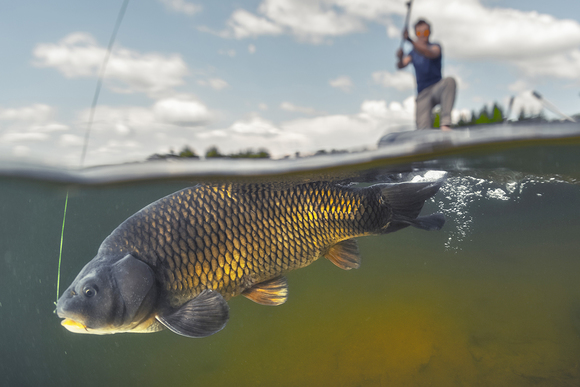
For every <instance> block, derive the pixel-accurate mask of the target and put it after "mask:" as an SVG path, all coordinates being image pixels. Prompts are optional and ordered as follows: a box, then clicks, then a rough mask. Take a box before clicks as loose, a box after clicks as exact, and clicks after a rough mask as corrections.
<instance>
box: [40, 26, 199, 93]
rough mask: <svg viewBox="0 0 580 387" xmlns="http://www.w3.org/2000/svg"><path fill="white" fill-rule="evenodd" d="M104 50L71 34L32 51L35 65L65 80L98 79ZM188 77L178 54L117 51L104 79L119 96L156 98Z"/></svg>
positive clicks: (86, 37)
mask: <svg viewBox="0 0 580 387" xmlns="http://www.w3.org/2000/svg"><path fill="white" fill-rule="evenodd" d="M105 54H106V49H105V48H104V47H101V46H99V45H98V44H97V43H96V41H95V39H94V38H93V37H92V36H91V35H89V34H86V33H80V32H77V33H73V34H70V35H68V36H66V37H65V38H64V39H62V40H61V41H60V42H58V43H56V44H55V43H43V44H39V45H37V46H36V47H35V49H34V56H35V57H36V59H37V60H36V61H35V63H34V64H35V65H36V66H38V67H53V68H56V69H57V70H58V71H60V72H61V73H62V74H63V75H64V76H65V77H67V78H79V77H97V76H98V73H99V70H100V67H101V65H102V63H103V59H104V58H105ZM187 74H188V69H187V66H186V65H185V62H184V61H183V59H182V58H181V56H180V55H178V54H172V55H162V54H157V53H147V54H141V53H138V52H136V51H131V50H127V49H124V48H121V47H119V48H116V49H114V50H113V52H112V53H111V57H110V58H109V62H108V64H107V68H106V72H105V79H106V80H110V81H113V84H111V83H109V87H110V88H111V89H112V90H114V91H116V92H119V93H135V92H141V93H146V94H148V95H149V96H152V97H154V96H159V95H163V94H164V93H168V92H170V91H171V89H172V88H174V87H177V86H179V85H181V84H183V82H184V81H183V78H184V77H185V76H186V75H187Z"/></svg>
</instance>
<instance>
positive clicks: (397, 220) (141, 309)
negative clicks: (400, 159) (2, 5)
mask: <svg viewBox="0 0 580 387" xmlns="http://www.w3.org/2000/svg"><path fill="white" fill-rule="evenodd" d="M442 181H443V180H439V181H436V182H419V183H412V182H409V183H401V184H378V185H374V186H371V187H367V188H357V187H352V186H351V187H345V186H341V185H337V184H335V183H332V182H314V183H304V184H296V185H290V184H288V185H274V184H270V185H261V184H225V185H198V186H195V187H191V188H187V189H184V190H182V191H179V192H176V193H174V194H172V195H169V196H166V197H165V198H162V199H160V200H158V201H156V202H154V203H152V204H150V205H149V206H147V207H145V208H144V209H142V210H141V211H139V212H137V213H136V214H135V215H133V216H131V217H130V218H128V219H127V220H126V221H125V222H123V223H122V224H121V225H119V227H117V228H116V229H115V230H114V231H113V232H112V233H111V235H109V237H107V238H106V239H105V240H104V241H103V243H102V244H101V247H100V248H99V251H98V252H97V255H96V256H95V258H93V259H92V260H91V261H90V262H89V263H88V264H87V265H85V267H84V268H83V269H82V270H81V272H80V273H79V274H78V275H77V278H75V280H74V281H73V283H72V284H71V285H70V286H69V288H68V289H67V291H65V293H64V294H63V295H62V296H61V297H60V298H59V301H58V303H57V313H58V315H59V317H62V318H63V319H64V320H63V321H62V325H63V326H65V327H66V328H67V329H68V330H70V331H72V332H77V333H118V332H154V331H158V330H161V329H164V328H168V329H170V330H171V331H173V332H175V333H178V334H180V335H184V336H187V337H205V336H208V335H211V334H213V333H215V332H217V331H219V330H221V329H222V328H223V327H224V326H225V324H226V322H227V320H228V318H229V307H228V305H227V302H226V300H228V299H230V298H231V297H234V296H236V295H239V294H243V295H244V296H246V297H247V298H249V299H250V300H253V301H255V302H257V303H260V304H264V305H280V304H282V303H284V302H285V301H286V300H287V297H288V283H287V281H286V279H285V278H284V274H285V273H286V272H288V271H291V270H294V269H298V268H301V267H304V266H307V265H309V264H310V263H312V262H313V261H314V260H316V259H318V258H319V257H320V256H324V257H326V258H327V259H328V260H330V261H331V262H332V263H334V264H335V265H336V266H338V267H340V268H342V269H346V270H349V269H354V268H358V267H359V266H360V260H361V258H360V255H359V252H358V247H357V245H356V242H355V241H354V239H352V238H355V237H358V236H362V235H369V234H386V233H390V232H394V231H397V230H400V229H402V228H404V227H407V226H414V227H417V228H420V229H423V230H438V229H440V228H441V227H442V226H443V224H444V222H445V219H444V217H443V215H442V214H432V215H430V216H423V217H419V213H420V212H421V209H422V207H423V204H424V203H425V200H427V199H429V198H431V197H432V196H433V195H434V194H435V193H436V192H437V191H438V190H439V188H440V186H441V184H442Z"/></svg>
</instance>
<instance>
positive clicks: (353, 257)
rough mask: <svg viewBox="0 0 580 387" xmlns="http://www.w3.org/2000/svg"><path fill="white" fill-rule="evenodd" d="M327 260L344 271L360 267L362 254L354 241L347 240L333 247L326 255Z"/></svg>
mask: <svg viewBox="0 0 580 387" xmlns="http://www.w3.org/2000/svg"><path fill="white" fill-rule="evenodd" d="M324 256H325V257H326V259H328V260H329V261H330V262H332V263H334V264H335V265H336V266H338V267H340V268H341V269H344V270H350V269H358V268H359V267H360V261H361V258H360V254H359V251H358V245H357V243H356V241H355V240H354V239H347V240H345V241H342V242H338V243H337V244H335V245H334V246H332V247H331V248H330V249H329V250H328V252H327V253H326V254H325V255H324Z"/></svg>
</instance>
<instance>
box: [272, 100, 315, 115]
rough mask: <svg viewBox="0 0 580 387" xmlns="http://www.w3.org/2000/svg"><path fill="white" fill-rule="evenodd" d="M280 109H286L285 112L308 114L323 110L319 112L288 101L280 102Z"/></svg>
mask: <svg viewBox="0 0 580 387" xmlns="http://www.w3.org/2000/svg"><path fill="white" fill-rule="evenodd" d="M280 109H282V110H286V111H287V112H296V113H304V114H308V115H317V114H324V113H323V112H319V111H317V110H316V109H314V108H311V107H304V106H296V105H294V104H293V103H290V102H282V103H281V104H280Z"/></svg>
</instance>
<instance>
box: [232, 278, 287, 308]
mask: <svg viewBox="0 0 580 387" xmlns="http://www.w3.org/2000/svg"><path fill="white" fill-rule="evenodd" d="M242 295H243V296H245V297H246V298H248V299H250V300H252V301H254V302H256V303H258V304H262V305H274V306H275V305H281V304H283V303H285V302H286V300H287V299H288V281H286V277H277V278H274V279H271V280H268V281H264V282H260V283H259V284H256V285H254V286H252V287H251V288H249V289H246V290H244V292H243V293H242Z"/></svg>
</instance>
